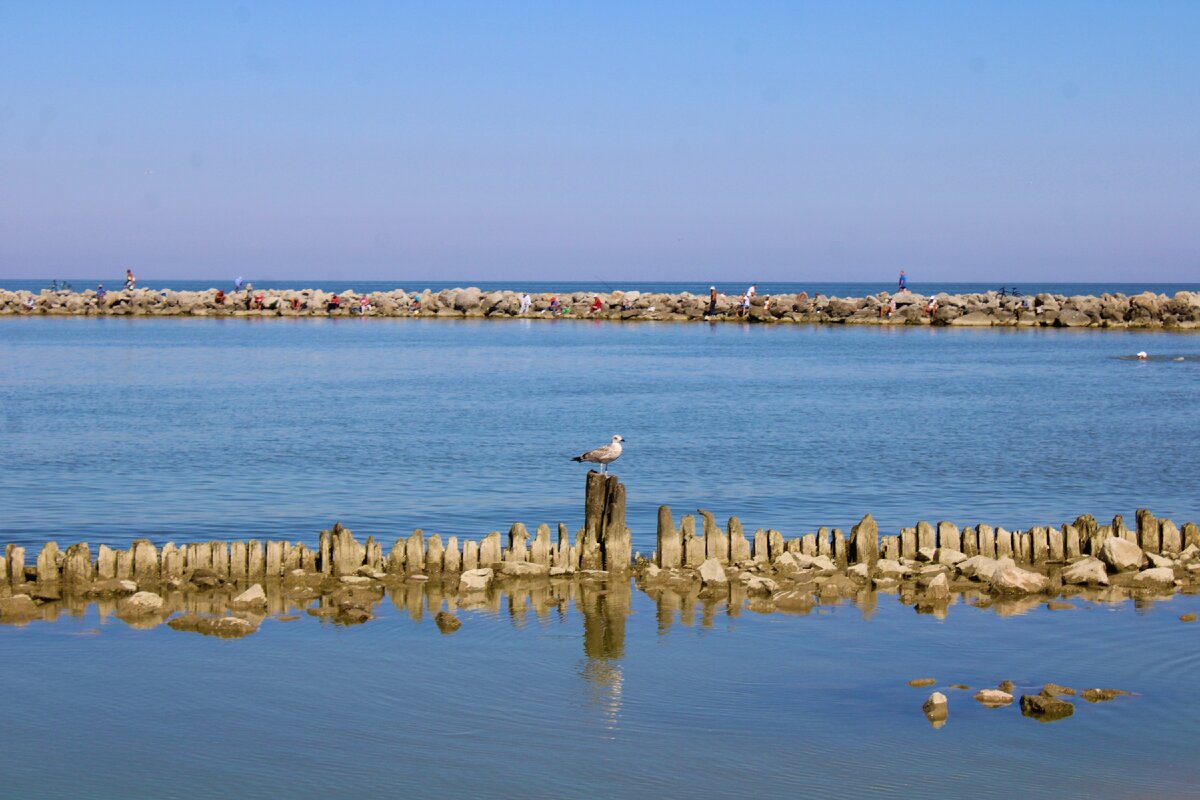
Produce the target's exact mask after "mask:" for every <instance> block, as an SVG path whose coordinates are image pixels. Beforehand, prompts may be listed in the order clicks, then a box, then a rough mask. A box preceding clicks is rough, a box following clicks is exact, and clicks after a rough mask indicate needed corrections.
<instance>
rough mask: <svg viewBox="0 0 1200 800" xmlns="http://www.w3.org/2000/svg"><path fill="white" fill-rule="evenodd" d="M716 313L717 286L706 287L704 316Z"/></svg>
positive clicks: (711, 315) (712, 315)
mask: <svg viewBox="0 0 1200 800" xmlns="http://www.w3.org/2000/svg"><path fill="white" fill-rule="evenodd" d="M716 315H717V287H715V286H710V287H708V311H707V312H705V314H704V316H706V317H715V316H716Z"/></svg>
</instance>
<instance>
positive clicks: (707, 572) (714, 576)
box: [700, 558, 729, 586]
mask: <svg viewBox="0 0 1200 800" xmlns="http://www.w3.org/2000/svg"><path fill="white" fill-rule="evenodd" d="M700 580H701V582H703V584H704V585H705V586H707V585H709V584H724V583H727V582H728V580H729V579H728V578H727V577H725V568H724V567H722V566H721V563H720V562H719V561H717V559H715V558H710V559H707V560H706V561H705V562H704V563H703V564H701V565H700Z"/></svg>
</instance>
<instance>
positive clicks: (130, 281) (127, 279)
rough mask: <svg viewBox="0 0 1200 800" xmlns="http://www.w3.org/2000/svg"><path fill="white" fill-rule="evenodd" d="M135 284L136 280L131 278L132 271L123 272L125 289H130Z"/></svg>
mask: <svg viewBox="0 0 1200 800" xmlns="http://www.w3.org/2000/svg"><path fill="white" fill-rule="evenodd" d="M135 283H137V278H135V277H133V270H131V269H127V270H125V288H126V289H132V288H133V285H134V284H135Z"/></svg>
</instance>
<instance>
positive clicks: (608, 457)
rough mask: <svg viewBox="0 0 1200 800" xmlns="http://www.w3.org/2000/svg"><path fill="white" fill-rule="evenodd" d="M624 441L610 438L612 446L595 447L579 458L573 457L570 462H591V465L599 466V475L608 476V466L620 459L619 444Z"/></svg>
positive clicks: (615, 437) (616, 437)
mask: <svg viewBox="0 0 1200 800" xmlns="http://www.w3.org/2000/svg"><path fill="white" fill-rule="evenodd" d="M623 441H625V440H624V439H623V438H621V437H620V436H614V437H613V438H612V444H606V445H604V447H597V448H596V449H595V450H589V451H588V452H586V453H584V454H583V455H581V456H575V457H574V458H572V459H571V460H572V461H591V462H592V463H593V464H599V465H600V473H601V474H602V475H604V474H608V465H609V464H611V463H612V462H614V461H616V460H617V459H618V458H620V457H621V442H623Z"/></svg>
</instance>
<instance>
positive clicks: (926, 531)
mask: <svg viewBox="0 0 1200 800" xmlns="http://www.w3.org/2000/svg"><path fill="white" fill-rule="evenodd" d="M937 546H938V544H937V531H936V530H934V528H933V526H932V525H930V524H929V523H928V522H926V521H925V520H921V521H920V522H918V523H917V550H936V549H937Z"/></svg>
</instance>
